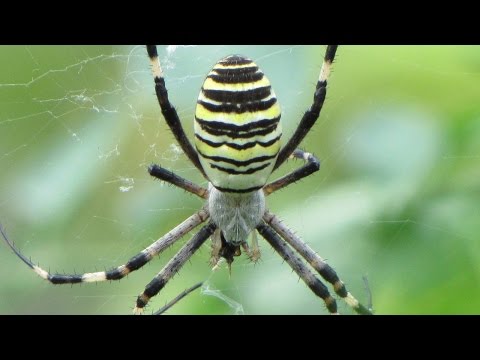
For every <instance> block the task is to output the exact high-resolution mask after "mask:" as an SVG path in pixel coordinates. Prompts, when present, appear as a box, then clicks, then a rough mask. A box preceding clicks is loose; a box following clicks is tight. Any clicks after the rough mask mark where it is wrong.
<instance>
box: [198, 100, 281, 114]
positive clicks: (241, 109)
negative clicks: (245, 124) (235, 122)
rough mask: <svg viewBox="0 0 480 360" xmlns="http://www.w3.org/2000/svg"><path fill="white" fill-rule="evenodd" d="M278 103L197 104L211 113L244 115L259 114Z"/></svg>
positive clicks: (203, 102)
mask: <svg viewBox="0 0 480 360" xmlns="http://www.w3.org/2000/svg"><path fill="white" fill-rule="evenodd" d="M276 102H277V98H271V99H270V100H267V101H254V102H250V103H238V104H220V105H214V104H210V103H208V102H205V101H202V100H198V101H197V104H200V105H202V106H203V107H204V108H205V109H207V110H208V111H211V112H223V113H236V114H242V113H245V112H257V111H264V110H267V109H270V108H271V107H272V106H273V105H275V103H276Z"/></svg>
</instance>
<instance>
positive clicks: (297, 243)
mask: <svg viewBox="0 0 480 360" xmlns="http://www.w3.org/2000/svg"><path fill="white" fill-rule="evenodd" d="M263 220H264V221H265V222H266V223H267V224H268V225H270V226H271V227H272V228H273V229H274V230H275V231H276V232H277V233H278V234H279V235H280V236H281V237H282V238H283V239H284V240H285V241H286V242H287V243H288V244H290V246H292V247H293V248H294V249H295V250H296V251H297V252H298V253H299V254H300V255H301V256H302V257H303V258H304V259H305V260H306V261H307V262H308V263H309V264H310V265H311V266H312V267H313V268H314V269H315V270H316V271H317V272H318V273H319V274H320V275H321V276H322V277H323V278H324V279H325V280H326V281H328V282H329V283H330V284H332V285H333V289H334V290H335V292H336V293H337V295H338V296H340V297H341V298H343V299H344V300H345V302H346V303H347V304H348V305H349V306H350V307H352V308H353V310H355V311H356V312H357V313H359V314H362V315H372V312H371V311H370V310H369V309H368V308H367V307H365V306H364V305H362V304H361V303H360V302H359V301H358V300H357V299H356V298H355V297H353V295H352V294H350V293H349V292H348V291H347V288H346V287H345V285H344V283H343V282H342V280H340V278H339V277H338V275H337V273H336V272H335V270H333V269H332V268H331V267H330V265H328V264H327V263H326V262H325V260H323V259H322V258H321V257H320V256H319V255H318V254H317V253H316V252H315V251H313V250H312V248H311V247H310V246H308V245H307V244H306V243H304V242H303V241H302V240H301V239H300V238H299V237H298V236H297V235H296V234H295V233H293V232H292V231H291V230H290V229H289V228H288V227H287V226H286V225H285V224H283V223H282V222H281V221H280V220H279V219H278V217H277V216H275V215H274V214H272V213H271V212H269V211H268V210H266V211H265V215H264V216H263Z"/></svg>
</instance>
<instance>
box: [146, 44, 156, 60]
mask: <svg viewBox="0 0 480 360" xmlns="http://www.w3.org/2000/svg"><path fill="white" fill-rule="evenodd" d="M146 46H147V53H148V57H149V58H150V59H153V58H158V53H157V45H146Z"/></svg>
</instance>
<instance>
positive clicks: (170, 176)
mask: <svg viewBox="0 0 480 360" xmlns="http://www.w3.org/2000/svg"><path fill="white" fill-rule="evenodd" d="M148 172H149V173H150V175H152V176H153V177H156V178H157V179H160V180H163V181H166V182H168V183H170V184H172V185H175V186H176V187H179V188H180V189H183V190H185V191H188V192H189V193H192V194H194V195H197V196H199V197H201V198H202V199H207V198H208V190H207V189H205V188H203V187H201V186H199V185H197V184H194V183H193V182H191V181H189V180H187V179H184V178H182V177H181V176H178V175H177V174H175V173H173V172H172V171H170V170H167V169H165V168H163V167H161V166H159V165H156V164H153V165H150V166H149V167H148Z"/></svg>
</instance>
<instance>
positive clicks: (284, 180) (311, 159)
mask: <svg viewBox="0 0 480 360" xmlns="http://www.w3.org/2000/svg"><path fill="white" fill-rule="evenodd" d="M291 156H293V157H294V158H296V159H302V160H305V161H306V162H307V163H306V164H305V165H303V166H302V167H300V168H298V169H297V170H295V171H293V172H291V173H290V174H287V175H285V176H283V177H281V178H280V179H278V180H275V181H273V182H271V183H269V184H267V185H265V186H264V187H263V192H264V194H265V195H267V196H268V195H270V194H271V193H273V192H275V191H277V190H280V189H282V188H284V187H285V186H288V185H290V184H291V183H294V182H296V181H298V180H301V179H303V178H304V177H307V176H309V175H311V174H313V173H314V172H317V171H318V170H320V160H318V159H317V158H316V157H315V156H314V155H312V154H310V153H307V152H305V151H303V150H300V149H296V150H295V151H294V152H293V154H292V155H291Z"/></svg>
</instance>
